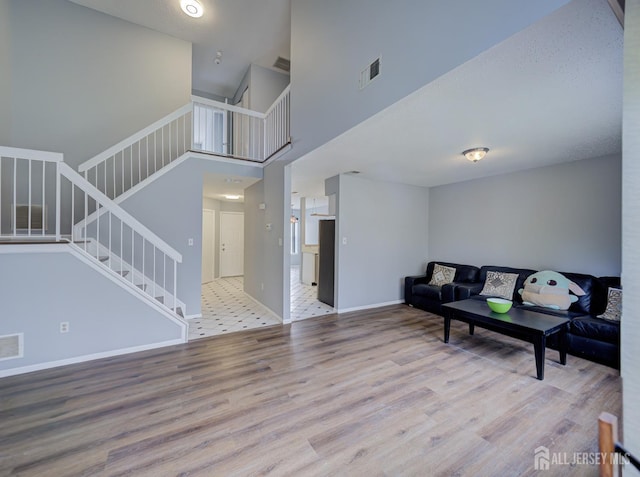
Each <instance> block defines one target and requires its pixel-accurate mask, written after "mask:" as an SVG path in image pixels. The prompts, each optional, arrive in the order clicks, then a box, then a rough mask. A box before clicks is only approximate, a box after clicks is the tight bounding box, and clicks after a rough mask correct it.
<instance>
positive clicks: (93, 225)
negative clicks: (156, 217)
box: [0, 147, 185, 313]
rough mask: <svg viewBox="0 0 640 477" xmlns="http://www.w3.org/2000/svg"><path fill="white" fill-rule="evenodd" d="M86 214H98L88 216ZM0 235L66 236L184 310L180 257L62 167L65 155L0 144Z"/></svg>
mask: <svg viewBox="0 0 640 477" xmlns="http://www.w3.org/2000/svg"><path fill="white" fill-rule="evenodd" d="M90 215H94V217H95V219H94V220H91V221H88V220H87V217H89V216H90ZM79 222H83V225H81V226H78V223H79ZM0 232H1V234H0V240H3V241H15V240H25V241H26V240H36V239H39V240H41V239H43V238H45V239H49V240H53V239H55V240H58V241H59V240H67V241H68V242H69V243H70V244H71V245H72V246H73V247H76V248H77V249H78V250H80V251H82V252H83V253H84V254H86V255H87V256H88V257H91V259H92V260H93V261H94V262H95V263H97V264H99V265H100V266H101V267H104V268H105V269H108V270H109V271H110V273H111V274H112V276H113V277H114V278H116V279H118V280H121V281H123V282H126V283H128V284H129V286H131V287H133V288H135V289H136V290H137V291H138V292H139V293H142V294H145V295H147V296H148V297H150V298H152V299H153V300H155V302H156V304H157V305H159V306H161V307H164V308H166V309H168V310H171V311H173V312H175V313H179V312H180V311H181V312H182V313H184V312H185V309H184V304H183V303H182V302H181V301H180V300H179V299H178V296H177V295H178V264H179V263H181V262H182V255H180V253H179V252H177V251H176V250H175V249H173V248H172V247H171V246H169V245H168V244H167V243H165V242H164V241H163V240H162V239H161V238H159V237H158V236H157V235H155V234H154V233H153V232H152V231H150V230H149V229H147V228H146V227H145V226H144V225H142V224H141V223H140V222H139V221H138V220H136V219H135V218H134V217H132V216H131V215H130V214H129V213H127V212H126V211H125V210H124V209H122V208H121V207H119V206H118V205H117V204H116V203H115V202H113V201H112V200H111V199H110V198H109V197H107V196H106V195H105V194H103V193H102V192H101V191H100V190H98V189H97V188H96V187H94V186H93V185H92V184H90V183H89V182H88V181H86V180H85V179H84V178H83V177H82V176H80V175H79V174H78V173H77V172H75V171H74V170H73V169H72V168H71V167H69V166H68V165H67V164H65V163H64V162H63V161H62V154H57V153H49V152H43V151H33V150H28V149H17V148H8V147H0Z"/></svg>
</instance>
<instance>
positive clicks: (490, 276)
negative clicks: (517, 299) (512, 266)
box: [480, 270, 518, 300]
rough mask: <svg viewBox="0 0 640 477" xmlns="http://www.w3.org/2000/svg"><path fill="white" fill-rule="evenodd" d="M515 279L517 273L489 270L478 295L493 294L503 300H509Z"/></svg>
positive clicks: (514, 285) (516, 279)
mask: <svg viewBox="0 0 640 477" xmlns="http://www.w3.org/2000/svg"><path fill="white" fill-rule="evenodd" d="M517 281H518V274H517V273H507V272H501V271H494V270H490V271H488V272H487V277H486V279H485V281H484V286H483V288H482V291H481V292H480V295H483V296H494V297H499V298H504V299H505V300H511V299H512V297H513V291H514V290H515V287H516V282H517Z"/></svg>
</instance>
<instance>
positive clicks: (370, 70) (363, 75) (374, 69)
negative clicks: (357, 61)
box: [360, 57, 380, 89]
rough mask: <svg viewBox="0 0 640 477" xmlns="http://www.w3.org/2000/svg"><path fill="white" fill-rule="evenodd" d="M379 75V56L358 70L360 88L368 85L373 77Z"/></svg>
mask: <svg viewBox="0 0 640 477" xmlns="http://www.w3.org/2000/svg"><path fill="white" fill-rule="evenodd" d="M379 75H380V57H378V58H376V59H375V60H373V62H372V63H371V64H370V65H369V66H367V67H366V68H365V69H364V70H362V71H361V72H360V89H363V88H364V87H365V86H368V85H369V83H371V82H372V81H373V80H374V79H375V78H377V77H378V76H379Z"/></svg>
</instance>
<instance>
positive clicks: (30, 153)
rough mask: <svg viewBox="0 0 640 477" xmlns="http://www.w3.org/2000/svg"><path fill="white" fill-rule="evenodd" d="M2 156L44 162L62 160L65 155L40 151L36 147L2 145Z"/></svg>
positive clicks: (0, 152) (0, 149)
mask: <svg viewBox="0 0 640 477" xmlns="http://www.w3.org/2000/svg"><path fill="white" fill-rule="evenodd" d="M0 157H10V158H16V159H32V160H35V161H44V162H62V161H63V157H64V156H63V154H62V153H61V152H50V151H38V150H35V149H22V148H19V147H7V146H0Z"/></svg>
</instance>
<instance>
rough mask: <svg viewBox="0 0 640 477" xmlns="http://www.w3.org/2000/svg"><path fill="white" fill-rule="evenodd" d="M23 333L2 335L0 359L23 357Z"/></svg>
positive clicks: (0, 339)
mask: <svg viewBox="0 0 640 477" xmlns="http://www.w3.org/2000/svg"><path fill="white" fill-rule="evenodd" d="M22 342H23V334H22V333H18V334H15V335H4V336H0V361H3V360H5V359H15V358H22V356H23V353H22V350H23V346H22Z"/></svg>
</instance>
